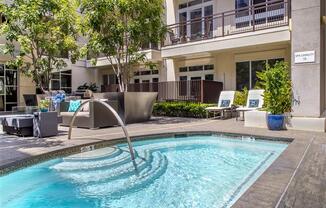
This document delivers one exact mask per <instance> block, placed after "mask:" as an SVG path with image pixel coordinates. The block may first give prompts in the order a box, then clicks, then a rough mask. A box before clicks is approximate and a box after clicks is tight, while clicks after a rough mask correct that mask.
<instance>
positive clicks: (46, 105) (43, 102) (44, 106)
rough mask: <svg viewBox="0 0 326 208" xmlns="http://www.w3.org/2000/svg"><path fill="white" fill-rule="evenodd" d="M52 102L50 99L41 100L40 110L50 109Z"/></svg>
mask: <svg viewBox="0 0 326 208" xmlns="http://www.w3.org/2000/svg"><path fill="white" fill-rule="evenodd" d="M50 103H51V101H50V100H48V99H44V100H40V103H39V108H40V109H49V107H50Z"/></svg>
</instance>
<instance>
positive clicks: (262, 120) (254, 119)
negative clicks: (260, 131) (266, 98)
mask: <svg viewBox="0 0 326 208" xmlns="http://www.w3.org/2000/svg"><path fill="white" fill-rule="evenodd" d="M245 118H246V119H245V121H244V126H245V127H258V128H265V129H267V128H268V127H267V112H266V111H246V112H245Z"/></svg>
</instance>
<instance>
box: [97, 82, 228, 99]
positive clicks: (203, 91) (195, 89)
mask: <svg viewBox="0 0 326 208" xmlns="http://www.w3.org/2000/svg"><path fill="white" fill-rule="evenodd" d="M222 90H223V83H222V82H215V81H206V80H191V81H172V82H156V83H140V84H129V85H128V91H129V92H157V93H158V98H157V99H158V101H192V102H201V103H215V102H217V100H218V97H219V95H220V92H221V91H222ZM101 91H102V92H117V91H119V86H118V85H116V84H110V85H102V86H101Z"/></svg>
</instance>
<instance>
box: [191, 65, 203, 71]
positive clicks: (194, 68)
mask: <svg viewBox="0 0 326 208" xmlns="http://www.w3.org/2000/svg"><path fill="white" fill-rule="evenodd" d="M189 71H190V72H191V71H203V66H202V65H201V66H189Z"/></svg>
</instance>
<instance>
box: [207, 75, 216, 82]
mask: <svg viewBox="0 0 326 208" xmlns="http://www.w3.org/2000/svg"><path fill="white" fill-rule="evenodd" d="M205 80H208V81H214V74H206V75H205Z"/></svg>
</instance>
